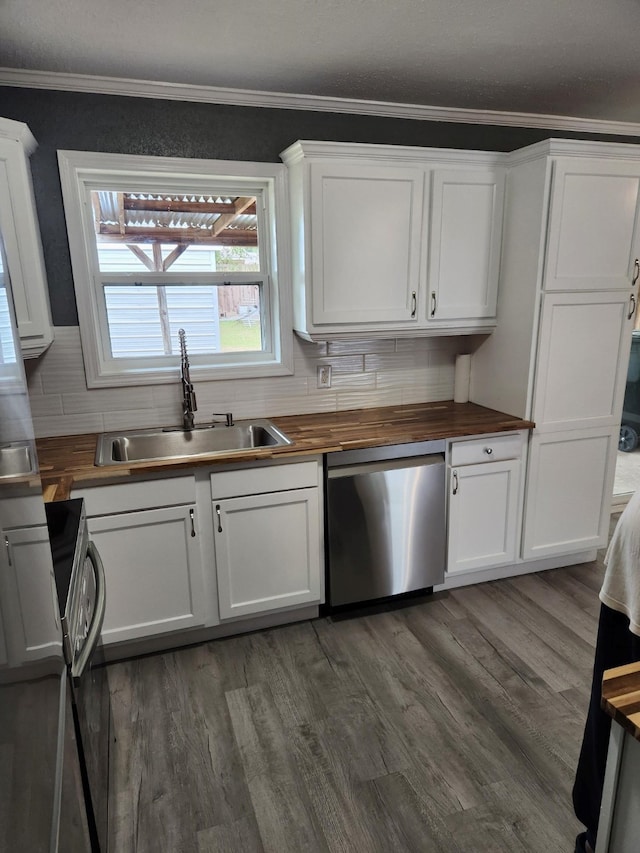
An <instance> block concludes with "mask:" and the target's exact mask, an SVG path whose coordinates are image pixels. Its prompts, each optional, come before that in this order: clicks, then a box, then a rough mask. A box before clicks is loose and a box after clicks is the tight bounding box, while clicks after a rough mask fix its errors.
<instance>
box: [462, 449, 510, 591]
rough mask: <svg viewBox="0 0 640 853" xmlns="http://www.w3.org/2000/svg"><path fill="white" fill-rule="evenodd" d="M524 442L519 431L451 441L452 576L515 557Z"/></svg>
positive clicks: (492, 566) (494, 565)
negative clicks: (511, 433)
mask: <svg viewBox="0 0 640 853" xmlns="http://www.w3.org/2000/svg"><path fill="white" fill-rule="evenodd" d="M523 441H524V438H523V435H522V434H521V433H518V434H514V435H508V436H496V437H488V438H481V439H472V440H469V441H460V442H454V443H452V445H451V452H450V463H451V465H450V470H449V533H448V554H447V573H448V574H449V575H451V574H455V573H457V572H465V571H471V570H475V569H488V568H497V567H499V566H504V565H509V564H512V563H514V562H515V561H516V557H517V549H518V522H519V517H520V513H519V498H520V470H521V456H522V450H523Z"/></svg>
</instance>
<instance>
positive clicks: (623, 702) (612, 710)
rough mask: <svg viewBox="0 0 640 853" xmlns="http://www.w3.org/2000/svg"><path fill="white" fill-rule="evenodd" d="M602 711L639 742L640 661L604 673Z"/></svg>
mask: <svg viewBox="0 0 640 853" xmlns="http://www.w3.org/2000/svg"><path fill="white" fill-rule="evenodd" d="M601 707H602V710H603V711H605V713H607V714H609V716H610V717H612V719H613V720H615V722H616V723H618V724H619V725H620V726H622V728H623V729H625V731H627V732H628V733H629V734H630V735H631V736H632V737H634V738H635V739H636V740H640V661H639V662H636V663H630V664H626V665H625V666H617V667H614V668H613V669H608V670H606V671H605V673H604V676H603V679H602V701H601Z"/></svg>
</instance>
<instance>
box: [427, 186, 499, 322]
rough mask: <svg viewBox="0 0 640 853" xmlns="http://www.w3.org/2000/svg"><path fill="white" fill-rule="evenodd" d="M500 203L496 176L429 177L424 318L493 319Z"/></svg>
mask: <svg viewBox="0 0 640 853" xmlns="http://www.w3.org/2000/svg"><path fill="white" fill-rule="evenodd" d="M503 200H504V175H503V173H502V172H499V171H496V170H492V169H474V170H462V169H461V170H456V171H446V170H436V171H435V172H434V173H433V184H432V192H431V232H430V239H429V261H428V263H429V303H428V307H427V311H428V316H429V318H430V319H433V320H452V319H453V320H464V319H472V318H474V317H494V316H495V313H496V299H497V293H498V273H499V265H500V245H501V239H502V208H503Z"/></svg>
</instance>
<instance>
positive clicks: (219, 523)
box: [216, 504, 222, 533]
mask: <svg viewBox="0 0 640 853" xmlns="http://www.w3.org/2000/svg"><path fill="white" fill-rule="evenodd" d="M216 515H217V516H218V533H222V516H221V515H220V504H216Z"/></svg>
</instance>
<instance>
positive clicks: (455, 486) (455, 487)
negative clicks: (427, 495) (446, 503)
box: [452, 471, 458, 495]
mask: <svg viewBox="0 0 640 853" xmlns="http://www.w3.org/2000/svg"><path fill="white" fill-rule="evenodd" d="M452 476H453V494H454V495H457V494H458V472H457V471H454V472H453V475H452Z"/></svg>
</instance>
